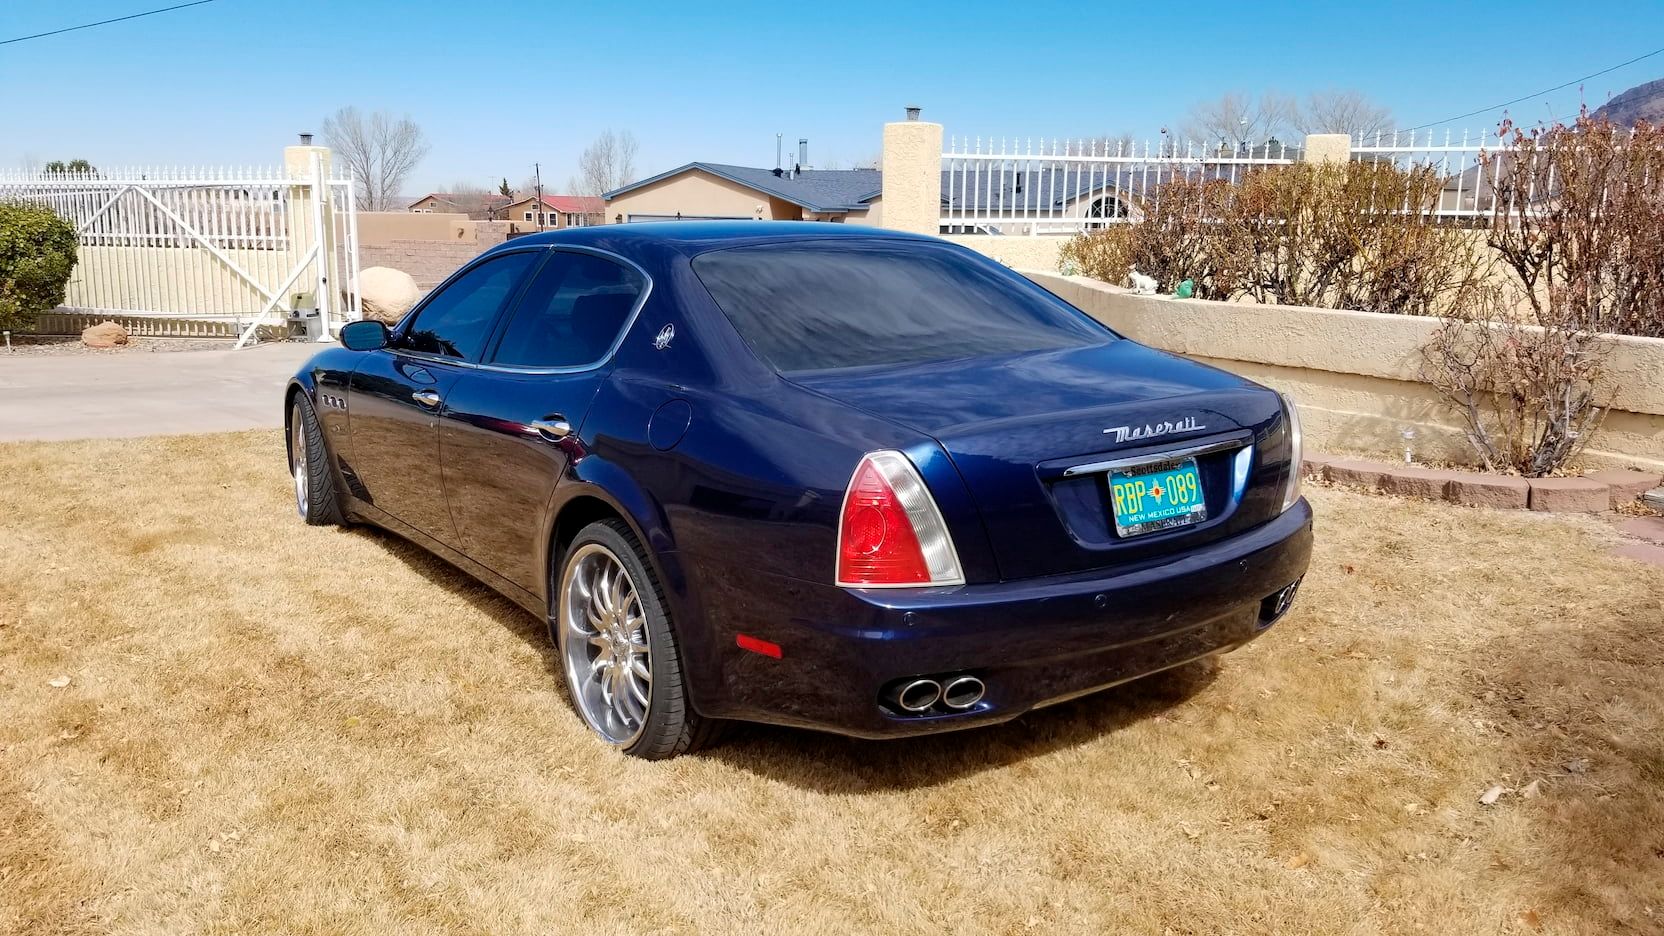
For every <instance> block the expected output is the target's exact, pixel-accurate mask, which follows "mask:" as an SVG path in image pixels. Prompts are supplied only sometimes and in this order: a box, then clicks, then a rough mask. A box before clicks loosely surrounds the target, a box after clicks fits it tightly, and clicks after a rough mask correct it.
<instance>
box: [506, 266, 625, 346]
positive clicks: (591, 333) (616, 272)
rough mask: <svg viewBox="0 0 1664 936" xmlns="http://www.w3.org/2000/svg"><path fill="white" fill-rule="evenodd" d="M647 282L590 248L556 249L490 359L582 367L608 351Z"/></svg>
mask: <svg viewBox="0 0 1664 936" xmlns="http://www.w3.org/2000/svg"><path fill="white" fill-rule="evenodd" d="M645 287H646V282H645V281H644V280H643V279H642V276H641V274H640V273H638V272H636V271H635V270H634V269H632V268H630V267H627V266H625V265H623V264H621V263H617V262H615V261H613V260H609V259H607V258H606V257H598V256H596V255H594V254H587V253H577V252H572V251H559V250H557V251H555V252H554V253H552V254H550V256H549V261H548V262H547V263H545V264H543V269H541V270H539V271H537V276H536V277H534V278H533V279H532V282H531V285H530V286H528V287H526V294H525V296H524V297H523V298H522V299H521V300H520V303H519V304H518V305H516V306H515V307H514V312H513V313H512V314H510V316H509V320H508V327H507V329H505V330H504V332H503V337H502V340H501V341H500V342H498V344H497V353H496V354H495V355H494V356H493V357H492V359H491V361H492V363H493V364H507V365H514V366H518V367H581V366H584V365H588V364H594V363H596V362H598V361H600V360H601V359H602V358H604V357H606V356H607V352H608V351H609V350H611V349H612V346H613V343H614V342H616V341H617V340H618V334H619V332H621V331H623V330H624V326H625V324H626V322H627V320H628V319H629V317H630V310H631V309H633V308H635V304H636V298H637V297H639V296H640V295H641V291H642V289H644V288H645Z"/></svg>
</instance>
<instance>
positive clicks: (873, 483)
mask: <svg viewBox="0 0 1664 936" xmlns="http://www.w3.org/2000/svg"><path fill="white" fill-rule="evenodd" d="M964 580H965V579H964V576H963V574H961V572H960V569H959V556H958V554H957V553H956V552H955V551H954V548H953V540H952V538H950V537H949V536H948V531H947V524H945V523H944V522H943V521H942V515H941V513H940V512H938V511H937V509H936V503H935V501H933V500H931V497H930V492H929V491H928V490H926V489H925V486H924V482H923V481H922V480H920V478H919V475H918V472H917V471H915V470H914V469H913V465H912V463H911V462H909V461H908V460H907V458H906V456H904V455H902V454H901V453H900V452H873V453H872V454H870V455H868V456H866V457H865V458H863V459H861V464H860V465H858V466H857V467H856V469H855V476H854V477H852V478H851V479H850V481H849V490H848V491H847V492H846V493H845V494H844V507H843V514H842V516H841V517H840V518H839V525H838V584H839V585H851V586H858V587H869V588H870V587H896V586H905V585H952V584H959V583H962V582H963V581H964Z"/></svg>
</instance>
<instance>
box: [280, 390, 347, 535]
mask: <svg viewBox="0 0 1664 936" xmlns="http://www.w3.org/2000/svg"><path fill="white" fill-rule="evenodd" d="M289 476H290V478H292V479H293V480H294V483H295V510H296V512H298V513H299V514H300V516H301V519H302V520H305V521H306V522H307V523H310V524H312V525H313V526H336V525H339V524H341V523H343V522H345V518H344V517H342V516H341V501H340V499H339V498H337V497H336V496H335V475H334V474H333V473H331V472H330V470H329V452H328V451H326V450H325V449H324V433H323V428H322V427H321V426H319V425H318V415H317V413H316V412H314V411H313V409H312V401H310V400H308V399H307V398H306V395H305V394H296V395H295V402H294V403H293V404H292V405H291V406H290V407H289Z"/></svg>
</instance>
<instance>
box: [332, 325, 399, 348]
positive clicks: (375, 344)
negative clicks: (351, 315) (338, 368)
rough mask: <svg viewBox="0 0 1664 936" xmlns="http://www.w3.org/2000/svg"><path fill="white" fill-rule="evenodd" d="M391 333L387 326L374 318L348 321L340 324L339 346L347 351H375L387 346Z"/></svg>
mask: <svg viewBox="0 0 1664 936" xmlns="http://www.w3.org/2000/svg"><path fill="white" fill-rule="evenodd" d="M391 337H392V333H391V332H389V331H388V330H387V326H386V325H384V324H382V323H381V322H378V321H375V320H374V319H365V320H363V321H361V322H348V323H347V324H345V325H342V326H341V347H343V348H346V349H347V350H349V351H375V350H377V349H378V348H385V347H387V341H388V339H389V338H391Z"/></svg>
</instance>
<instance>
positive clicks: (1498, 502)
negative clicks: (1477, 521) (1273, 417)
mask: <svg viewBox="0 0 1664 936" xmlns="http://www.w3.org/2000/svg"><path fill="white" fill-rule="evenodd" d="M1305 471H1306V476H1307V477H1310V478H1321V479H1323V480H1325V481H1332V482H1334V483H1336V484H1345V485H1349V486H1351V487H1361V488H1366V489H1369V490H1372V491H1381V492H1383V493H1386V494H1397V495H1400V496H1402V497H1417V498H1421V499H1423V500H1442V501H1449V502H1450V503H1453V504H1463V505H1466V506H1469V507H1495V508H1501V509H1505V510H1507V509H1512V510H1546V511H1553V512H1559V513H1604V512H1606V511H1608V510H1616V509H1617V508H1619V507H1621V506H1624V505H1625V504H1631V503H1634V502H1635V501H1636V500H1638V499H1640V497H1641V495H1642V494H1645V493H1646V492H1648V491H1651V490H1653V489H1655V488H1657V487H1659V483H1660V478H1659V476H1658V475H1657V474H1654V473H1652V472H1647V471H1629V470H1624V469H1609V470H1605V471H1595V472H1591V473H1589V474H1587V475H1584V476H1582V477H1575V478H1519V477H1514V476H1512V475H1500V474H1486V473H1483V472H1472V471H1453V470H1448V469H1439V468H1426V467H1423V466H1421V465H1406V464H1394V463H1392V462H1378V461H1366V460H1364V459H1357V458H1330V457H1328V456H1324V455H1308V456H1307V457H1306V459H1305Z"/></svg>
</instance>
